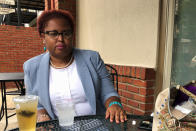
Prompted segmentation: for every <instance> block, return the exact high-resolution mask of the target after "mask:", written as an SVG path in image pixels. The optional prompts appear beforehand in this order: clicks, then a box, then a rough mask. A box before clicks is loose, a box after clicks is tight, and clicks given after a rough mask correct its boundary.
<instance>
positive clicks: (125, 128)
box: [10, 115, 152, 131]
mask: <svg viewBox="0 0 196 131" xmlns="http://www.w3.org/2000/svg"><path fill="white" fill-rule="evenodd" d="M127 117H128V121H126V122H124V123H120V124H116V123H115V122H112V123H111V122H110V121H109V119H105V116H104V115H91V116H79V117H75V118H74V124H73V125H72V126H68V127H66V128H61V127H60V126H59V122H58V120H50V121H45V122H39V123H37V128H36V131H147V130H144V129H140V128H138V127H139V124H140V122H141V121H142V120H147V119H148V120H149V119H151V120H152V117H150V116H137V115H127ZM133 120H134V121H136V124H132V123H133ZM151 126H152V125H151ZM148 130H152V129H150V128H148ZM10 131H19V129H18V128H15V129H12V130H10Z"/></svg>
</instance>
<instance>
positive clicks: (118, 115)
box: [105, 104, 127, 123]
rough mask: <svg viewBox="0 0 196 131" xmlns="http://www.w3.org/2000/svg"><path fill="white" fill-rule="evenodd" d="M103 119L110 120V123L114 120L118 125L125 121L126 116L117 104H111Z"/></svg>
mask: <svg viewBox="0 0 196 131" xmlns="http://www.w3.org/2000/svg"><path fill="white" fill-rule="evenodd" d="M105 118H106V119H108V118H110V122H113V121H114V120H116V123H120V122H124V121H126V120H127V115H126V113H125V111H124V110H123V108H121V107H120V106H119V105H117V104H113V105H112V106H110V107H108V108H107V110H106V115H105Z"/></svg>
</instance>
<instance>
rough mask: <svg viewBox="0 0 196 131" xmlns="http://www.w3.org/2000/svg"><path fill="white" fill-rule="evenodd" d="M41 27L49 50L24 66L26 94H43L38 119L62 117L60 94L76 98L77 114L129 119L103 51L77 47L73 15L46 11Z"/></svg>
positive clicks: (58, 11)
mask: <svg viewBox="0 0 196 131" xmlns="http://www.w3.org/2000/svg"><path fill="white" fill-rule="evenodd" d="M37 26H38V31H39V34H40V37H41V39H42V40H43V43H44V45H45V47H46V48H47V50H48V52H45V53H43V54H41V55H39V56H36V57H33V58H31V59H29V60H28V61H26V62H25V63H24V66H23V68H24V73H25V77H24V79H25V87H26V89H27V92H26V93H27V94H33V95H38V96H39V103H38V120H37V121H38V122H40V121H45V120H50V119H55V118H58V114H57V110H56V106H55V98H56V97H61V98H65V99H72V100H73V101H74V104H75V113H76V116H81V115H99V114H104V113H105V117H106V119H107V118H109V119H110V121H111V122H113V121H116V123H119V122H124V121H125V120H127V116H126V113H125V111H124V110H123V107H122V105H121V103H120V99H119V96H118V94H117V92H116V91H115V89H114V87H113V84H112V82H111V80H110V75H109V74H108V72H107V70H106V68H105V65H104V62H103V61H102V59H101V58H100V56H99V54H98V53H97V52H95V51H90V50H81V49H76V48H74V45H75V43H74V37H75V24H74V20H73V17H72V16H71V14H70V13H69V12H67V11H63V10H49V11H44V12H43V13H42V14H41V15H40V16H39V18H38V22H37ZM32 46H33V45H32Z"/></svg>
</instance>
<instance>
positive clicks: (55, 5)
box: [45, 0, 76, 18]
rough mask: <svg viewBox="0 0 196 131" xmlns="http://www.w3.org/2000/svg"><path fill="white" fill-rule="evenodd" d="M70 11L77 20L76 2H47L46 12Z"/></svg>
mask: <svg viewBox="0 0 196 131" xmlns="http://www.w3.org/2000/svg"><path fill="white" fill-rule="evenodd" d="M51 9H62V10H68V11H70V12H71V13H72V15H73V16H74V17H75V18H76V0H45V10H51Z"/></svg>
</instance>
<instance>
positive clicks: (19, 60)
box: [0, 25, 44, 72]
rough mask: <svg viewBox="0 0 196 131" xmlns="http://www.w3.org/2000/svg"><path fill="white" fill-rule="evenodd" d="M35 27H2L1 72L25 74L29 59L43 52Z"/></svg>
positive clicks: (0, 40) (0, 35)
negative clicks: (24, 70) (24, 68)
mask: <svg viewBox="0 0 196 131" xmlns="http://www.w3.org/2000/svg"><path fill="white" fill-rule="evenodd" d="M43 46H44V45H43V43H42V41H41V39H40V37H39V36H38V33H37V30H36V28H34V27H19V26H10V25H2V26H0V72H23V68H22V65H23V63H24V61H26V60H27V59H29V58H31V57H33V56H35V55H38V54H40V53H41V52H43Z"/></svg>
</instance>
